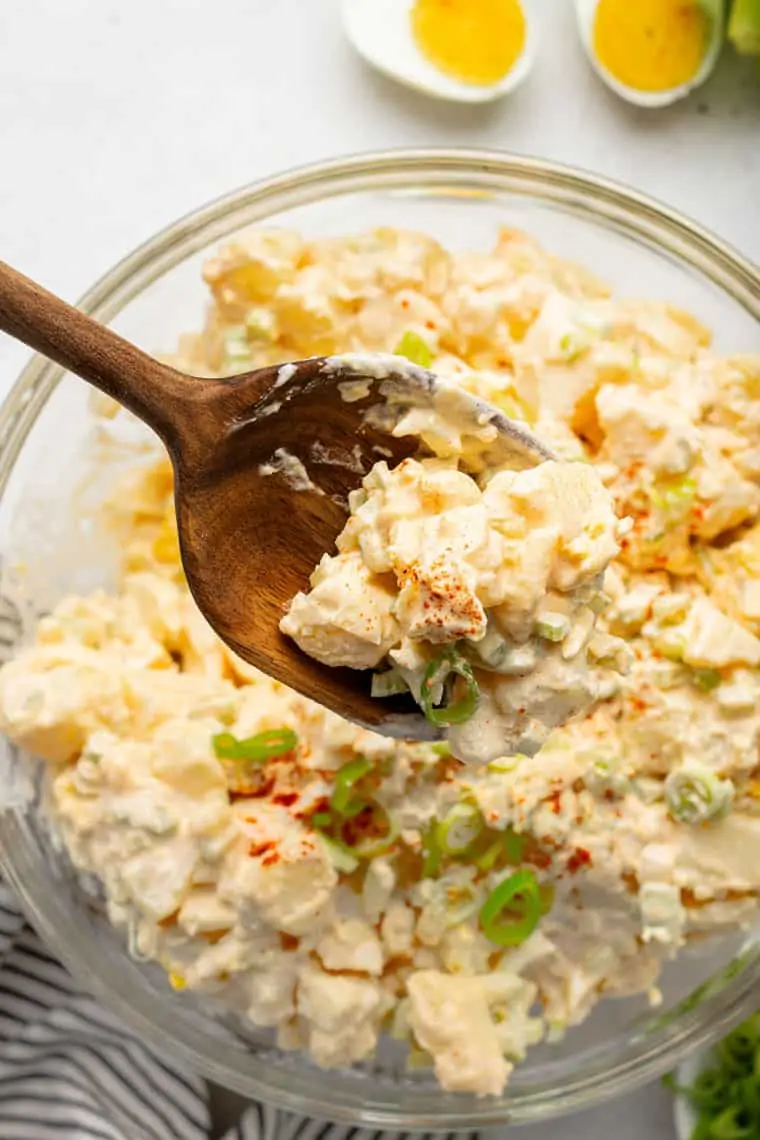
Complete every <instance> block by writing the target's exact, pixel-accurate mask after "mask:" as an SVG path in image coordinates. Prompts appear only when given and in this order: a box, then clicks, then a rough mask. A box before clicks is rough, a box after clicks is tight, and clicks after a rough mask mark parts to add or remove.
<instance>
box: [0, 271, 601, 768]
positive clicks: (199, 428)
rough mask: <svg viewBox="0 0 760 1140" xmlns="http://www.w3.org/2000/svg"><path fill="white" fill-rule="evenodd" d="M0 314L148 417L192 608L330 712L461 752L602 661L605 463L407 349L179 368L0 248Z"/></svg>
mask: <svg viewBox="0 0 760 1140" xmlns="http://www.w3.org/2000/svg"><path fill="white" fill-rule="evenodd" d="M0 329H2V330H3V331H4V332H7V333H9V334H10V335H12V336H14V337H16V338H18V339H19V340H21V341H23V342H24V343H25V344H27V345H29V346H30V347H31V348H33V349H35V350H37V351H38V352H41V353H43V354H44V355H46V356H48V357H49V358H50V359H51V360H54V361H55V362H56V363H58V364H60V365H61V366H62V367H63V368H66V369H68V370H69V371H71V372H73V373H75V374H76V375H77V376H80V377H81V378H82V379H84V380H86V381H87V382H88V383H90V384H92V385H94V387H96V388H98V389H99V390H100V391H102V392H104V393H106V394H107V395H109V396H111V397H113V398H114V399H115V400H117V401H118V402H119V403H121V404H123V405H124V406H125V407H126V408H127V409H128V410H129V411H131V412H132V413H133V414H134V415H136V416H137V417H138V418H140V419H141V420H143V421H144V422H145V423H146V424H147V425H148V426H149V427H150V428H152V429H153V430H154V431H155V433H156V434H157V435H158V436H159V438H160V439H161V440H162V442H163V443H164V445H165V446H166V448H167V451H168V452H169V456H170V458H171V461H172V465H173V469H174V477H175V505H176V513H177V523H178V532H179V542H180V550H181V555H182V563H183V567H184V571H185V574H186V577H187V581H188V585H189V588H190V590H191V592H192V594H193V596H194V598H195V600H196V602H197V604H198V606H199V608H200V610H201V611H202V613H203V614H204V616H205V617H206V619H207V620H208V622H209V623H210V625H211V626H212V627H213V629H214V630H215V631H216V632H217V634H218V635H219V636H220V637H221V638H222V640H223V641H225V642H226V643H227V645H229V646H230V648H231V649H233V650H234V652H236V653H237V654H238V655H239V656H240V657H242V658H243V659H245V660H246V661H248V662H250V663H251V664H253V665H255V666H256V667H258V668H259V669H261V670H263V671H264V672H266V673H269V674H270V675H271V676H273V677H275V678H276V679H277V680H279V681H282V682H283V683H285V684H286V685H289V686H290V687H291V688H294V689H296V690H298V691H299V692H301V693H303V694H304V695H305V696H307V697H310V698H311V699H313V700H315V701H317V702H318V703H320V704H322V705H324V706H326V707H327V708H329V709H332V710H333V711H334V712H337V713H339V714H340V715H342V716H344V717H346V718H347V719H349V720H353V721H356V722H358V723H360V724H363V725H364V726H366V727H369V728H372V729H374V730H375V731H377V732H381V733H384V734H386V735H391V736H400V737H406V738H417V739H436V738H438V737H440V736H442V735H443V734H444V733H445V732H448V733H449V735H450V737H451V741H452V747H454V748H455V751H456V752H457V754H458V755H459V754H460V753H461V755H462V756H463V757H464V758H465V759H467V758H470V759H477V760H483V759H484V758H492V756H493V755H504V754H506V753H508V752H510V751H515V750H521V751H530V750H531V749H532V750H534V751H535V749H536V748H537V747H539V746H540V742H541V740H542V738H543V735H545V734H546V733H548V731H549V728H547V727H546V726H547V725H548V726H550V727H553V725H554V724H557V723H559V722H561V721H562V720H565V719H567V717H568V716H570V715H572V714H573V713H574V712H576V711H578V710H579V708H580V707H583V706H584V705H585V704H587V703H589V701H590V700H592V699H593V695H594V692H595V686H596V685H597V684H598V679H597V676H596V674H597V672H598V669H599V668H602V667H604V666H605V665H607V664H609V663H616V659H617V657H618V656H619V647H618V645H617V644H612V643H613V642H614V641H615V639H612V638H605V637H604V636H603V635H596V636H594V634H593V627H594V614H595V609H596V608H598V607H597V602H598V599H599V595H600V590H601V574H602V571H603V570H604V568H605V566H606V565H607V562H608V561H609V559H610V558H611V557H613V556H614V554H615V553H616V552H617V549H618V547H617V537H618V534H619V531H620V523H619V521H618V520H617V519H616V517H615V514H614V510H613V507H612V501H611V498H610V496H609V494H608V492H607V491H606V489H605V488H604V487H603V485H602V484H601V482H600V481H599V479H598V476H597V475H596V474H595V473H594V471H593V469H592V468H590V467H587V466H585V465H583V464H577V463H572V464H571V463H558V462H556V461H555V460H554V459H553V457H552V455H551V453H550V452H549V450H548V449H547V448H545V447H544V446H543V444H542V443H541V442H540V441H539V440H538V439H537V438H536V437H535V436H534V435H533V434H532V432H531V431H530V430H529V429H528V428H527V427H525V425H523V424H521V423H517V422H515V421H512V420H510V419H508V418H507V417H505V416H504V415H503V414H502V413H501V412H500V411H498V410H497V409H496V408H494V407H492V406H491V405H488V404H485V403H483V402H481V401H479V400H477V399H475V398H474V397H472V396H469V395H468V394H467V393H465V392H463V391H462V390H461V389H459V388H455V387H453V386H449V385H447V384H446V383H445V382H443V381H441V380H439V379H437V378H436V377H435V376H434V375H433V374H432V373H431V372H429V371H427V370H426V369H424V368H421V367H419V366H417V365H415V364H413V363H411V362H410V361H409V360H407V359H405V358H404V357H402V356H396V355H381V356H377V355H367V356H359V355H355V354H354V355H351V354H349V355H344V356H333V357H318V358H312V359H309V360H302V361H298V362H295V363H292V364H284V365H279V366H274V367H267V368H261V369H257V370H255V371H253V372H246V373H243V374H241V375H238V376H233V377H229V378H227V379H212V378H207V377H195V376H188V375H186V374H184V373H181V372H178V371H176V370H175V369H173V368H170V367H169V366H168V365H166V364H163V363H160V362H159V361H157V360H155V359H153V358H151V357H150V356H148V355H146V354H145V353H144V352H142V351H141V350H140V349H138V348H136V347H135V346H134V345H132V344H129V343H128V342H127V341H125V340H123V339H122V338H121V337H120V336H118V335H117V334H116V333H114V332H112V331H111V330H110V329H108V328H106V327H105V326H103V325H101V324H99V323H97V322H96V321H94V320H92V319H91V318H89V317H87V316H85V315H84V314H83V313H81V312H79V311H78V310H77V309H75V308H73V307H72V306H70V305H68V304H66V303H65V302H64V301H62V300H60V299H59V298H56V297H54V296H53V295H52V294H50V293H48V292H47V291H46V290H44V289H43V288H41V287H40V286H39V285H37V284H35V283H34V282H32V281H30V280H29V279H28V278H26V277H24V276H22V275H21V274H20V273H18V272H17V271H15V270H14V269H12V268H11V267H10V266H7V265H5V264H4V263H2V262H0ZM336 541H337V552H336ZM315 566H316V567H317V568H316V570H315V569H314V568H315Z"/></svg>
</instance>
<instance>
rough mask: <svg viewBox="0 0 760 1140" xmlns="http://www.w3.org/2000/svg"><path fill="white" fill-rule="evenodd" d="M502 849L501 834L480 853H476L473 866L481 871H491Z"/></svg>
mask: <svg viewBox="0 0 760 1140" xmlns="http://www.w3.org/2000/svg"><path fill="white" fill-rule="evenodd" d="M503 850H504V840H503V838H502V836H499V838H498V839H494V840H493V842H492V843H490V844H489V845H488V847H486V849H485V851H484V852H483V853H482V855H478V857H477V859H476V860H475V866H476V867H478V868H479V870H481V871H486V872H488V871H492V870H493V869H494V867H495V866H496V864H497V863H498V861H499V856H500V855H501V854H502V852H503Z"/></svg>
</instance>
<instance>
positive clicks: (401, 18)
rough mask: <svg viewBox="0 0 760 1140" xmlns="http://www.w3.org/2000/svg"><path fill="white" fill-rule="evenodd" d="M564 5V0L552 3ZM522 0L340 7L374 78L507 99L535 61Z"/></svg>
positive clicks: (394, 0) (353, 1) (353, 0)
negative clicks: (373, 69) (378, 73)
mask: <svg viewBox="0 0 760 1140" xmlns="http://www.w3.org/2000/svg"><path fill="white" fill-rule="evenodd" d="M557 2H560V3H561V2H564V0H557ZM526 4H527V0H343V23H344V26H345V29H346V33H347V34H348V37H349V39H350V40H351V42H352V43H353V45H354V47H355V48H356V50H357V51H358V52H359V54H360V55H362V56H363V57H364V59H365V60H366V61H367V62H368V63H370V64H372V66H373V67H376V68H377V69H378V70H379V71H382V72H384V73H385V74H386V75H389V76H390V77H391V78H392V79H397V80H398V81H399V82H400V83H405V84H406V85H407V86H408V87H414V88H416V89H417V90H419V91H424V92H426V93H427V94H428V95H437V96H438V97H439V98H441V99H456V100H459V101H460V102H462V103H484V102H487V101H488V100H491V99H496V98H498V97H499V96H500V95H506V94H507V92H509V91H512V90H513V88H515V87H516V86H517V84H518V83H519V82H520V81H521V80H522V79H524V78H525V76H526V75H527V73H528V71H529V70H530V66H531V63H532V61H533V43H534V37H535V31H534V28H533V26H532V21H531V20H530V18H529V15H528V12H527V8H526Z"/></svg>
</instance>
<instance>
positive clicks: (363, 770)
mask: <svg viewBox="0 0 760 1140" xmlns="http://www.w3.org/2000/svg"><path fill="white" fill-rule="evenodd" d="M372 768H373V764H372V761H371V760H368V759H367V757H366V756H357V757H356V759H355V760H349V762H348V763H347V764H344V765H343V767H342V768H339V769H338V771H337V772H336V774H335V787H334V788H333V794H332V797H331V798H330V807H331V808H332V809H333V811H334V812H337V813H338V815H342V816H343V818H344V819H353V818H354V816H357V815H358V814H359V812H360V811H363V810H364V808H365V807H367V800H366V799H363V798H362V797H361V796H357V795H354V787H355V785H356V784H358V782H359V780H361V779H363V778H364V777H365V776H366V775H368V774H369V773H370V772H371V771H372Z"/></svg>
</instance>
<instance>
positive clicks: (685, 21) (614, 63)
mask: <svg viewBox="0 0 760 1140" xmlns="http://www.w3.org/2000/svg"><path fill="white" fill-rule="evenodd" d="M710 32H711V25H710V19H709V17H708V15H707V13H706V12H705V11H704V9H703V8H702V6H701V5H700V4H699V2H698V0H599V3H598V4H597V7H596V15H595V19H594V41H593V42H594V55H595V56H596V58H597V59H598V60H599V62H600V63H601V65H602V66H603V67H605V68H606V69H607V71H609V72H610V74H611V75H614V77H615V78H616V79H617V80H619V81H620V82H621V83H624V84H625V85H626V87H633V88H635V89H636V90H637V91H668V90H670V89H671V88H672V87H678V86H679V85H680V84H682V83H688V81H689V80H690V79H693V78H694V76H695V75H696V74H697V72H698V71H699V67H700V64H701V63H702V60H703V59H704V56H705V52H706V50H707V47H708V42H709V38H710Z"/></svg>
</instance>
